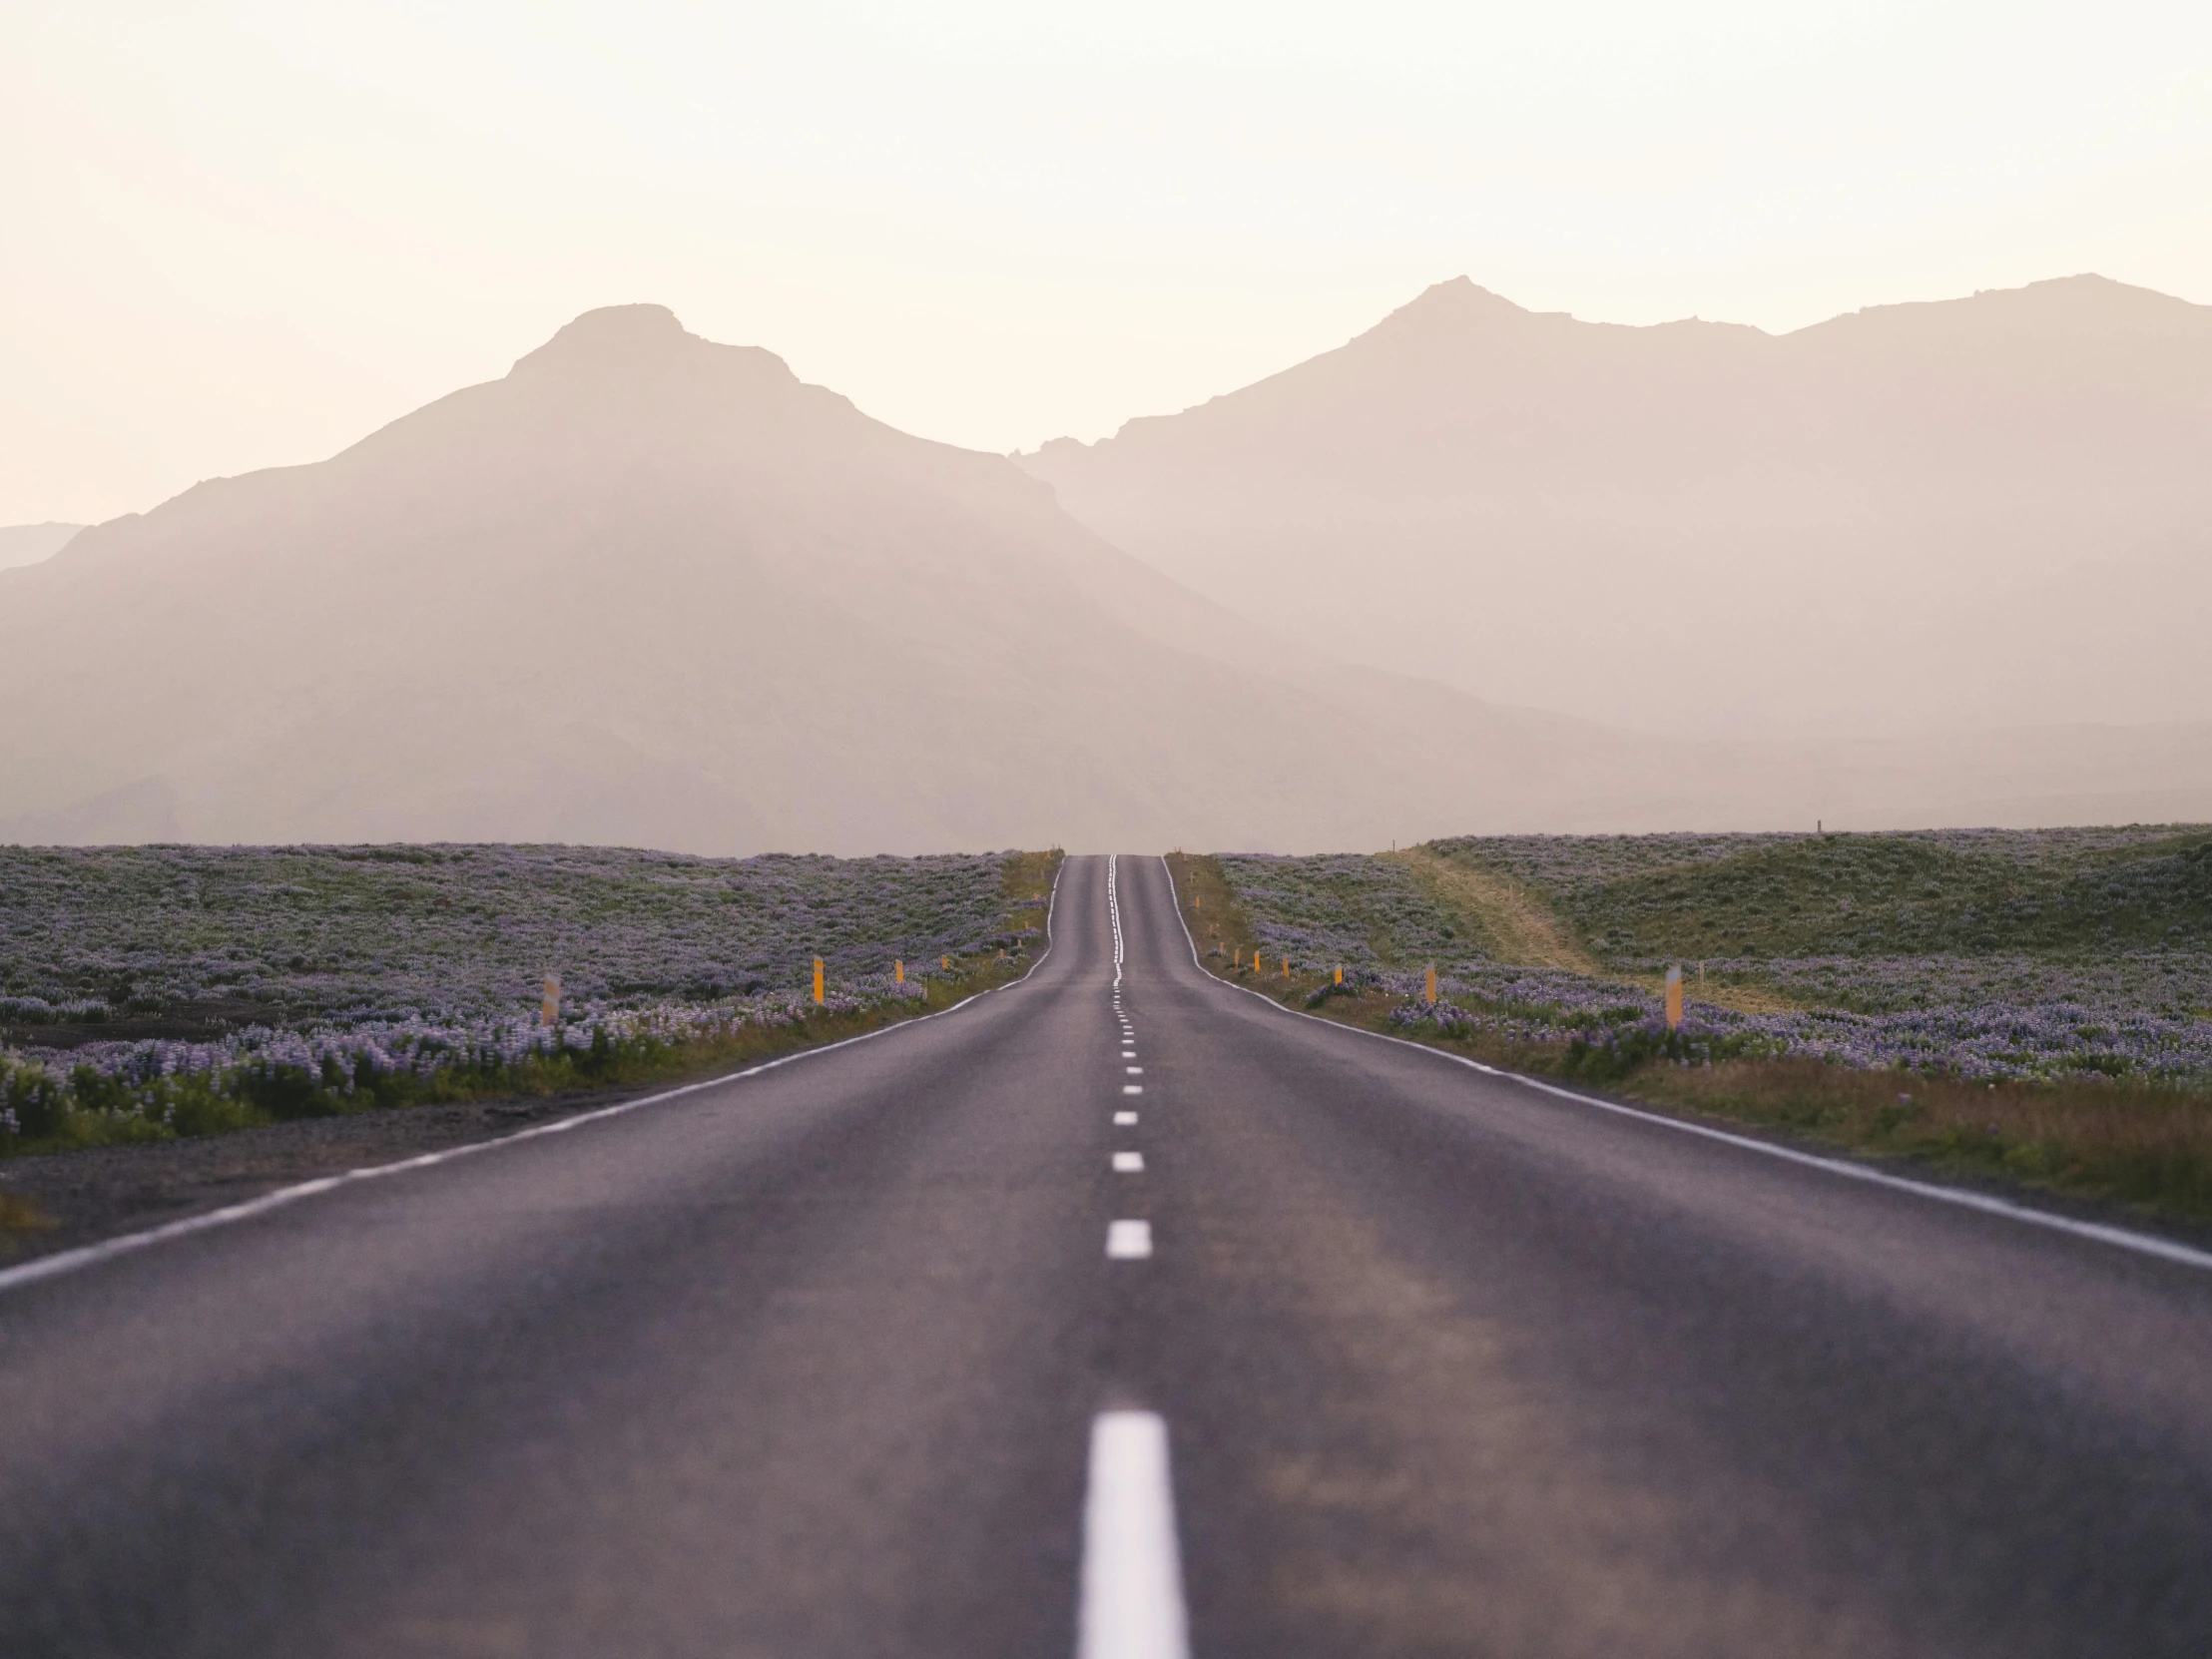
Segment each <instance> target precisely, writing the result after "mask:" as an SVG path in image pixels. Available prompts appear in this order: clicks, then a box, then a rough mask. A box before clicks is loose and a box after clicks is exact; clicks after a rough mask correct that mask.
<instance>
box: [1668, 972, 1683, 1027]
mask: <svg viewBox="0 0 2212 1659" xmlns="http://www.w3.org/2000/svg"><path fill="white" fill-rule="evenodd" d="M1667 1029H1668V1030H1669V1031H1679V1030H1681V1029H1682V970H1681V969H1680V968H1678V967H1671V968H1669V969H1667Z"/></svg>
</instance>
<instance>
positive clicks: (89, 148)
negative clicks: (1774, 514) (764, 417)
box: [0, 0, 2212, 524]
mask: <svg viewBox="0 0 2212 1659" xmlns="http://www.w3.org/2000/svg"><path fill="white" fill-rule="evenodd" d="M0 38H4V39H5V40H6V42H7V45H8V47H9V49H8V50H7V51H5V52H0V135H4V137H0V143H4V144H5V145H6V147H7V151H8V153H9V154H10V156H11V165H10V166H9V167H8V168H7V169H6V170H5V171H4V174H0V178H4V179H5V183H4V184H0V191H4V193H5V194H4V196H0V214H4V215H5V223H7V225H8V226H9V230H10V241H11V257H10V258H9V259H8V260H7V261H5V262H0V295H4V296H5V298H6V301H7V303H8V308H9V314H10V315H11V316H12V317H13V318H15V319H16V326H15V327H14V328H12V329H9V330H6V331H5V332H4V334H0V383H4V384H6V385H7V386H9V387H10V388H11V390H12V392H13V395H12V396H9V397H7V398H5V399H0V457H5V459H0V524H13V523H27V522H37V521H41V520H46V519H69V520H97V519H102V518H106V517H110V516H113V515H114V514H116V513H120V512H127V511H134V510H142V509H144V508H147V507H150V506H152V505H154V504H155V503H156V502H158V501H160V500H162V499H165V498H166V497H168V496H170V495H172V494H174V493H176V492H177V491H178V490H180V489H182V488H185V487H187V486H189V485H190V484H191V483H192V482H194V481H195V480H196V479H198V478H201V477H207V476H215V475H226V474H236V473H240V472H245V471H249V470H253V469H256V468H259V467H264V466H269V465H277V464H286V463H293V462H301V461H308V460H314V459H318V458H321V457H322V456H325V455H328V454H330V453H332V452H334V451H335V450H337V449H339V448H341V447H343V446H344V445H345V444H347V443H350V442H352V441H354V440H355V439H357V438H359V437H360V436H362V435H363V434H364V433H366V432H368V431H370V430H372V429H374V428H375V427H377V426H379V425H381V424H383V423H384V422H386V421H388V420H390V419H393V418H395V417H397V416H398V415H400V414H403V413H404V412H406V411H407V410H409V409H411V408H414V407H416V406H419V405H420V404H422V403H424V402H427V401H429V400H430V399H432V398H434V397H437V396H440V395H443V394H444V393H445V392H447V391H449V390H451V389H453V388H454V387H456V386H459V385H464V384H469V383H473V382H478V381H482V380H486V379H491V378H496V377H497V376H498V375H500V374H503V373H504V372H505V371H506V369H507V367H508V365H509V364H510V363H511V362H512V361H513V359H514V358H515V357H517V356H519V355H521V354H522V353H523V352H525V351H527V350H529V349H531V348H532V347H534V346H536V345H537V344H539V343H542V342H543V341H544V340H545V339H546V338H547V337H549V336H550V335H551V334H552V332H553V331H554V330H555V329H556V328H557V327H559V326H560V325H561V324H562V323H564V322H566V321H567V320H569V319H570V318H571V317H573V316H575V315H577V314H578V313H579V312H581V311H584V310H586V309H589V308H591V307H593V306H596V305H601V304H607V303H615V302H621V301H628V300H650V301H654V302H659V303H664V304H667V305H669V306H671V307H672V308H673V309H674V310H675V311H676V312H677V313H678V314H679V315H680V316H682V317H683V318H684V320H685V322H686V325H687V326H689V327H690V328H692V329H693V330H695V331H696V332H698V333H700V334H702V335H705V336H706V337H708V338H712V339H721V340H730V341H734V342H740V343H751V344H760V345H765V346H767V347H768V348H769V349H771V350H774V351H776V352H777V353H779V354H780V355H782V356H784V357H785V358H786V359H787V360H788V361H789V362H790V363H791V364H792V366H793V368H794V369H795V370H796V371H797V372H798V373H799V374H800V375H801V376H802V377H803V378H805V379H808V380H812V381H816V382H818V383H821V384H825V385H829V386H831V387H833V388H835V389H836V390H838V391H841V392H844V393H845V394H847V395H849V396H851V397H852V398H853V399H854V400H855V401H856V402H857V403H859V405H860V406H861V407H862V408H864V409H866V410H867V411H868V412H869V413H871V414H874V415H876V416H878V417H879V418H881V419H884V420H886V421H889V422H890V423H891V424H893V425H896V426H899V427H901V428H903V429H905V430H908V431H912V432H915V433H918V434H920V435H923V436H928V437H933V438H939V439H942V440H945V441H949V442H954V443H959V444H963V445H967V446H970V447H975V448H982V449H993V450H1006V449H1012V448H1016V447H1020V448H1029V447H1033V446H1035V445H1036V444H1037V443H1039V442H1041V441H1043V440H1045V439H1048V438H1051V437H1055V436H1061V435H1073V436H1077V437H1081V438H1085V439H1090V438H1096V437H1099V436H1101V435H1104V434H1105V433H1107V432H1110V431H1112V430H1113V429H1115V428H1116V427H1118V426H1119V425H1120V424H1121V423H1122V422H1123V421H1124V420H1126V419H1128V418H1130V417H1132V416H1136V415H1143V414H1154V413H1163V412H1169V411H1172V410H1175V409H1179V408H1182V407H1185V406H1187V405H1189V404H1192V403H1195V402H1199V401H1203V400H1204V399H1205V398H1207V397H1210V396H1213V395H1216V394H1218V393H1221V392H1225V391H1228V390H1231V389H1233V388H1235V387H1237V386H1240V385H1243V384H1246V383H1248V382H1250V381H1252V380H1254V379H1257V378H1260V377H1262V376H1264V375H1267V374H1270V373H1273V372H1275V371H1277V370H1279V369H1282V368H1285V367H1288V366H1290V365H1291V364H1293V363H1296V362H1298V361H1301V360H1303V359H1304V358H1306V357H1309V356H1311V355H1313V354H1314V353H1316V352H1318V351H1322V350H1326V349H1329V348H1330V347H1333V346H1335V345H1338V344H1341V343H1342V342H1343V341H1344V340H1345V339H1347V338H1349V337H1351V336H1352V335H1353V334H1356V333H1358V332H1360V331H1362V330H1363V329H1365V328H1367V327H1369V326H1371V325H1372V324H1373V323H1375V322H1376V321H1377V320H1379V319H1380V318H1381V317H1382V316H1383V314H1384V313H1385V312H1387V311H1388V310H1390V309H1392V308H1393V307H1395V306H1397V305H1401V304H1403V303H1405V302H1406V301H1407V300H1409V299H1410V298H1412V297H1413V296H1414V295H1415V294H1416V293H1418V292H1419V291H1420V290H1421V289H1422V288H1424V287H1426V286H1427V285H1428V284H1430V283H1431V282H1434V281H1438V280H1442V279H1444V278H1447V277H1453V276H1457V275H1461V274H1464V275H1467V276H1469V277H1472V279H1473V280H1475V281H1476V282H1478V283H1481V284H1482V285H1484V286H1486V287H1489V288H1491V289H1493V290H1495V291H1497V292H1499V293H1501V294H1503V295H1505V296H1506V297H1508V298H1510V299H1512V300H1514V301H1515V302H1516V303H1518V304H1521V305H1525V306H1528V307H1530V308H1532V309H1539V310H1566V311H1570V312H1572V313H1573V314H1575V315H1577V316H1581V317H1585V318H1589V319H1593V320H1604V321H1618V322H1633V323H1644V322H1654V321H1662V320H1667V319H1670V318H1673V317H1678V316H1686V315H1692V314H1695V315H1702V316H1706V317H1712V318H1720V319H1724V320H1730V321H1741V322H1749V323H1752V324H1754V325H1757V326H1760V327H1763V328H1766V329H1768V330H1769V331H1774V332H1780V331H1786V330H1788V329H1792V328H1796V327H1800V326H1804V325H1807V324H1810V323H1814V322H1818V321H1820V320H1822V319H1824V318H1826V317H1828V316H1830V315H1833V314H1836V313H1838V312H1841V311H1848V310H1852V309H1856V308H1859V307H1861V306H1865V305H1872V304H1880V303H1889V302H1894V301H1898V300H1906V299H1940V298H1951V297H1958V296H1961V295H1964V294H1966V293H1970V292H1972V291H1974V290H1975V289H1978V288H1987V287H2009V286H2016V285H2020V284H2023V283H2026V282H2029V281H2033V280H2037V279H2041V278H2046V277H2061V276H2067V275H2072V274H2075V273H2078V272H2085V271H2095V272H2098V273H2100V274H2102V275H2104V276H2107V277H2113V278H2115V279H2117V280H2120V281H2125V282H2130V283H2136V284H2139V285H2143V286H2148V287H2153V288H2156V289H2158V290H2160V291H2162V292H2167V293H2172V294H2176V295H2178V296H2180V297H2183V298H2188V299H2193V300H2199V301H2202V300H2205V299H2212V236H2208V235H2207V234H2206V233H2207V231H2208V230H2212V208H2207V207H2206V206H2204V205H2203V204H2205V203H2207V202H2212V193H2207V192H2206V191H2205V190H2204V188H2203V182H2204V179H2205V176H2206V172H2207V169H2208V165H2212V114H2208V107H2207V104H2206V101H2205V100H2203V99H2202V98H2201V97H2200V96H2198V89H2200V88H2201V86H2202V84H2203V80H2204V69H2205V67H2206V65H2207V64H2208V63H2212V17H2208V16H2207V15H2206V14H2203V13H2201V12H2196V11H2191V10H2184V9H2182V8H2161V7H2155V6H2136V7H2128V8H2122V9H2121V10H2120V11H2119V12H2117V13H2115V12H2114V11H2113V10H2112V9H2111V8H2100V10H2099V11H2098V12H2097V13H2095V14H2094V15H2093V16H2092V15H2091V14H2089V13H2088V12H2087V11H2086V9H2085V8H2083V9H2078V10H2073V11H2067V10H2062V9H2046V10H2045V11H2043V12H2041V13H2037V14H2034V15H2031V16H2025V17H2023V16H2021V15H2019V14H2018V13H2017V12H2016V9H2014V8H2004V9H2001V10H2000V9H1999V8H1996V7H1994V6H1972V7H1953V8H1949V9H1947V10H1944V11H1941V12H1939V13H1934V14H1931V13H1930V12H1928V10H1927V9H1926V8H1923V7H1913V6H1905V5H1902V4H1897V5H1890V6H1886V7H1876V8H1860V9H1857V10H1855V11H1854V12H1853V13H1852V14H1851V15H1849V16H1848V17H1846V16H1841V15H1831V16H1814V15H1790V16H1781V15H1776V14H1774V13H1773V12H1772V11H1771V10H1769V9H1765V8H1758V7H1752V6H1749V5H1704V6H1699V7H1695V8H1691V9H1688V10H1682V11H1678V12H1675V13H1673V14H1671V15H1669V16H1666V17H1654V16H1649V15H1646V14H1645V13H1644V12H1643V11H1642V10H1640V9H1638V8H1632V7H1628V6H1625V5H1618V4H1588V5H1582V6H1577V7H1569V8H1563V9H1562V8H1552V9H1549V10H1547V11H1546V12H1545V13H1544V15H1543V16H1541V17H1532V16H1527V15H1523V14H1522V13H1520V12H1518V11H1507V10H1504V9H1490V10H1462V9H1449V10H1446V9H1443V8H1425V7H1419V6H1396V7H1383V8H1380V9H1377V8H1362V9H1361V11H1360V12H1359V13H1358V14H1354V13H1352V12H1351V11H1350V10H1349V9H1343V8H1339V9H1329V8H1318V7H1309V8H1305V9H1303V10H1292V11H1285V10H1283V9H1281V8H1260V7H1257V6H1246V5H1229V6H1221V5H1216V6H1210V7H1196V8H1193V7H1188V6H1179V7H1174V8H1169V7H1167V6H1164V5H1144V6H1137V7H1132V8H1121V9H1118V10H1117V11H1116V12H1115V14H1114V15H1113V16H1111V17H1105V16H1103V15H1101V16H1078V17H1066V16H1062V17H1045V16H1038V15H1035V14H1033V13H1031V12H1030V11H1028V10H1027V9H1017V8H1015V7H1013V6H1011V5H1001V4H970V5H965V6H962V7H960V8H957V9H955V10H951V11H942V10H933V11H931V12H930V13H929V14H928V15H926V16H923V15H919V14H910V13H907V12H905V11H901V10H900V9H897V8H892V7H887V6H881V5H875V4H852V5H844V6H835V7H816V8H810V9H808V11H807V12H806V13H805V14H804V15H803V16H802V15H798V14H792V15H778V14H776V13H774V12H771V11H767V10H757V11H754V12H751V13H744V12H739V13H732V12H729V11H727V10H723V9H710V8H705V7H696V6H687V5H676V4H663V5H646V6H638V7H625V8H620V9H618V8H614V7H612V6H608V5H604V4H570V5H566V6H558V7H551V8H548V7H529V8H525V7H522V6H520V5H515V4H507V3H486V4H476V5H471V6H465V7H461V8H457V9H456V8H436V9H432V8H422V9H418V10H410V11H403V12H394V11H392V10H391V9H390V8H372V7H369V6H367V5H365V4H339V5H322V6H317V7H314V8H312V9H311V10H310V11H308V12H304V13H301V12H298V11H296V10H294V9H287V8H281V7H277V6H275V5H273V4H268V3H266V0H218V3H216V4H211V5H209V6H206V7H202V8H198V9H196V10H195V11H194V12H192V13H190V14H188V15H180V14H177V13H175V12H172V11H167V10H164V9H161V8H156V7H153V6H150V5H127V6H121V7H110V8H107V9H106V10H104V11H102V12H100V13H98V14H93V13H91V12H88V11H85V10H83V9H77V10H70V11H56V12H54V13H52V14H50V15H32V14H30V13H29V12H28V11H27V10H24V11H20V12H19V13H18V14H14V15H10V16H8V17H7V18H6V20H5V21H4V22H0Z"/></svg>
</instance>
